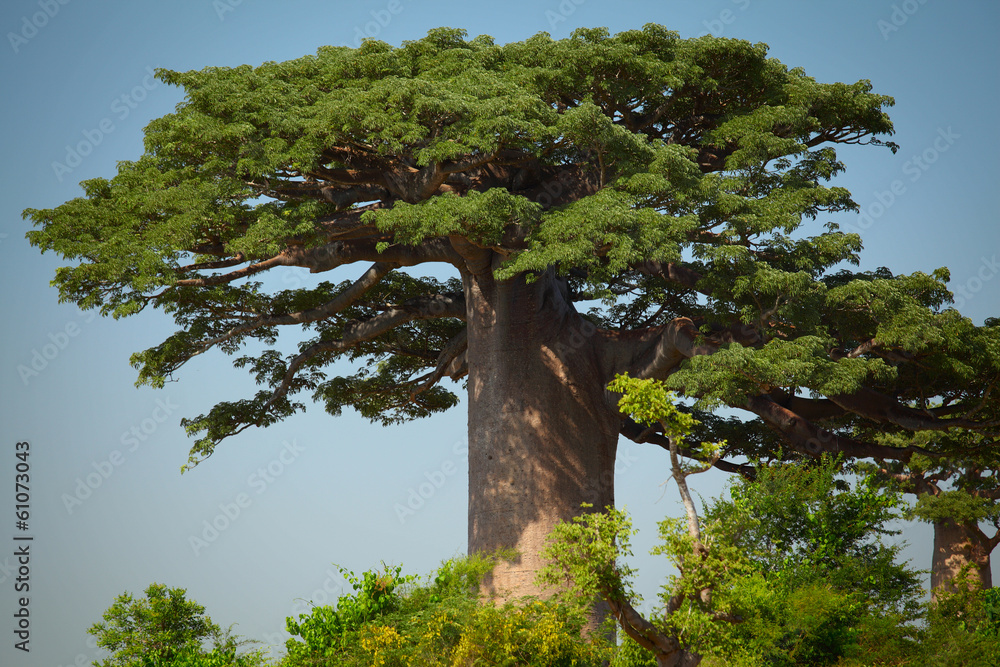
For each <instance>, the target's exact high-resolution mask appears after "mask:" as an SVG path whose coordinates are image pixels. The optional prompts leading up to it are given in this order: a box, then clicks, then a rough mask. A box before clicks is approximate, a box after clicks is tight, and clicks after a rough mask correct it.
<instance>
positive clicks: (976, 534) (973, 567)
mask: <svg viewBox="0 0 1000 667" xmlns="http://www.w3.org/2000/svg"><path fill="white" fill-rule="evenodd" d="M989 542H990V540H989V539H988V538H987V537H986V535H985V534H984V533H983V532H982V531H981V530H979V527H978V526H975V525H971V526H970V525H967V524H965V523H958V522H956V521H953V520H951V519H944V520H942V521H935V522H934V559H933V561H932V563H931V598H932V600H936V599H937V596H938V594H939V593H940V592H941V591H944V590H954V588H955V586H954V581H955V577H957V576H958V575H959V574H960V573H961V572H962V570H963V569H964V568H968V569H969V578H970V580H971V582H972V583H974V584H976V585H978V586H980V587H981V588H983V589H986V588H992V587H993V572H992V570H991V567H990V551H992V548H991V545H990V544H989Z"/></svg>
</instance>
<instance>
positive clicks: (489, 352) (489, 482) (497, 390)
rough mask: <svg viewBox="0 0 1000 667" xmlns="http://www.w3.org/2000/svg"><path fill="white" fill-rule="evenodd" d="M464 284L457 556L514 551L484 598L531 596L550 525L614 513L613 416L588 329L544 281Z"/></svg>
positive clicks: (480, 279) (550, 279)
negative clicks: (464, 488) (465, 395)
mask: <svg viewBox="0 0 1000 667" xmlns="http://www.w3.org/2000/svg"><path fill="white" fill-rule="evenodd" d="M490 273H491V272H489V271H487V272H484V273H482V274H479V275H477V276H468V275H467V276H465V285H466V303H467V307H468V332H469V334H468V339H469V343H468V360H469V378H468V383H469V553H482V552H486V553H488V552H493V551H495V550H497V549H501V548H506V549H514V550H516V551H517V552H518V553H519V554H520V555H519V557H518V558H517V559H516V560H515V561H514V562H512V563H501V564H500V565H499V566H498V567H497V568H496V569H495V570H494V572H493V574H492V576H491V577H490V578H489V579H488V580H487V581H486V582H485V583H484V592H486V593H488V594H491V595H496V596H497V597H498V598H500V599H501V600H506V599H511V598H516V597H520V596H523V595H538V594H541V593H542V591H540V590H539V589H538V587H537V586H536V585H535V573H536V572H537V570H538V569H539V567H540V566H541V565H542V562H541V559H540V557H539V551H540V550H541V548H542V547H543V546H544V544H545V540H546V538H547V537H548V535H549V532H550V531H551V530H552V527H553V526H554V525H555V524H556V523H557V522H558V521H561V520H566V519H570V518H571V517H574V516H577V515H579V514H580V513H581V511H582V510H581V508H580V504H581V503H584V502H586V503H591V504H593V505H594V509H595V510H600V509H602V508H604V507H606V506H608V505H614V464H615V449H616V446H617V442H618V428H619V417H618V415H617V411H616V410H615V409H614V406H613V404H612V403H611V402H610V401H609V395H608V393H607V392H606V391H605V389H604V387H605V386H606V384H607V383H608V382H609V381H610V380H611V378H610V377H605V374H606V371H603V370H602V369H601V363H600V356H599V350H600V343H599V341H598V340H597V339H598V338H599V336H598V335H596V332H595V330H594V327H593V326H592V325H591V324H590V323H589V322H587V321H586V320H584V319H583V318H582V317H581V316H580V315H579V314H578V313H577V312H576V311H575V310H574V308H573V307H572V304H571V303H570V302H569V301H568V300H567V299H566V298H565V294H564V293H563V291H562V284H561V282H560V281H559V280H558V279H557V278H555V277H554V276H552V275H551V274H547V275H545V276H542V277H541V278H539V279H538V280H537V281H536V282H534V283H531V284H526V283H525V281H524V280H523V279H514V280H511V281H506V282H503V283H499V282H496V281H494V280H493V278H492V276H491V275H490Z"/></svg>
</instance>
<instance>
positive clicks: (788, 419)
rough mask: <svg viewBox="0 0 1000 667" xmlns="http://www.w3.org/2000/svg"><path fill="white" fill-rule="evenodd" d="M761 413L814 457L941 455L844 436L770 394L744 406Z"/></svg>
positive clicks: (916, 448) (787, 437)
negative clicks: (803, 415)
mask: <svg viewBox="0 0 1000 667" xmlns="http://www.w3.org/2000/svg"><path fill="white" fill-rule="evenodd" d="M743 407H744V408H745V409H746V410H749V411H750V412H753V413H755V414H757V415H758V416H760V417H761V418H762V419H763V420H764V421H765V422H767V423H768V424H770V425H771V426H772V427H773V428H775V429H777V430H778V432H779V433H781V434H782V435H784V436H785V438H786V439H787V440H788V442H789V444H791V446H792V448H794V449H795V450H796V451H798V452H801V453H803V454H808V455H810V456H818V455H820V454H822V453H830V454H845V455H846V456H849V457H853V458H874V459H890V460H897V461H909V460H910V457H912V456H913V455H914V454H923V455H925V456H929V457H932V458H938V457H939V455H938V454H935V453H934V452H931V451H929V450H926V449H924V448H922V447H916V446H912V445H911V446H909V447H889V446H886V445H877V444H874V443H869V442H862V441H860V440H854V439H853V438H844V437H841V436H839V435H836V434H834V433H831V432H830V431H827V430H826V429H822V428H820V427H819V426H816V425H815V424H813V423H812V422H810V421H808V420H806V419H803V418H802V417H801V416H800V415H797V414H796V413H794V412H792V411H791V410H789V409H788V408H785V407H782V406H781V405H779V404H778V403H776V402H775V401H774V400H773V399H772V398H771V397H770V396H752V397H750V398H748V399H747V401H746V404H745V405H744V406H743Z"/></svg>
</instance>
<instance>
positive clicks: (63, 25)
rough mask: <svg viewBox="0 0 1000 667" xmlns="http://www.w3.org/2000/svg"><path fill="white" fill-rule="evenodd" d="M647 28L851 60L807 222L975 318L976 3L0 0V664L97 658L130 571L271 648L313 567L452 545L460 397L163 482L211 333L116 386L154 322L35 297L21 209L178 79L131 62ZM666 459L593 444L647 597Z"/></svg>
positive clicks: (170, 102)
mask: <svg viewBox="0 0 1000 667" xmlns="http://www.w3.org/2000/svg"><path fill="white" fill-rule="evenodd" d="M649 22H653V23H660V24H663V25H665V26H667V27H668V28H670V29H673V30H677V31H678V32H680V34H681V36H683V37H693V36H698V35H703V34H706V33H709V32H711V33H712V34H715V35H721V36H726V37H738V38H743V39H747V40H749V41H752V42H765V43H767V44H768V45H770V49H771V50H770V53H771V55H772V56H774V57H777V58H779V59H780V60H782V61H783V62H784V63H786V64H787V65H789V66H793V67H794V66H801V67H803V68H804V69H805V70H806V72H807V73H808V74H810V75H811V76H814V77H816V78H817V79H819V80H821V81H844V82H854V81H857V80H858V79H870V80H871V81H872V84H873V87H874V90H875V92H878V93H883V94H888V95H892V96H894V97H895V99H896V106H895V108H893V109H891V110H890V114H891V116H892V118H893V120H894V122H895V127H896V135H895V136H894V137H892V140H893V141H895V142H897V143H898V144H899V145H900V150H899V152H898V153H896V154H895V155H894V154H892V153H891V152H890V151H889V150H887V149H881V148H876V147H846V148H843V149H839V154H840V155H841V157H842V159H843V160H844V161H845V162H846V164H847V172H846V173H845V174H843V175H842V176H841V177H839V178H838V180H837V183H838V184H840V185H844V186H845V187H848V188H849V189H850V190H851V191H852V193H853V195H854V199H855V200H856V201H857V202H858V204H859V205H860V206H861V209H862V213H861V214H860V215H838V216H836V217H832V216H831V217H829V218H827V219H833V220H835V221H837V222H839V223H840V224H841V225H842V226H843V227H845V228H850V229H854V230H856V231H859V232H860V233H861V235H862V238H863V240H864V243H865V251H864V253H863V255H862V257H863V267H864V268H875V267H877V266H883V265H884V266H888V267H889V268H891V269H892V270H893V271H894V272H897V273H906V272H912V271H918V270H921V271H926V272H929V271H932V270H933V269H935V268H938V267H941V266H947V267H949V268H950V269H951V276H952V281H953V282H952V285H953V288H954V290H955V291H956V294H959V295H960V298H961V310H962V312H963V313H965V314H967V315H968V316H970V317H972V319H973V320H975V321H976V322H977V323H981V322H982V321H983V319H984V318H986V317H989V316H997V315H1000V307H998V306H1000V275H998V274H1000V265H998V257H1000V225H998V214H997V203H996V202H997V192H998V188H997V185H996V183H997V177H998V168H997V161H996V157H995V152H996V150H997V147H998V146H1000V130H998V126H997V124H996V122H995V121H990V120H989V117H990V116H994V117H995V116H996V115H997V114H996V110H997V108H998V106H1000V105H998V102H1000V94H998V79H997V76H996V68H997V65H998V64H1000V45H998V43H997V41H996V39H995V35H996V32H997V30H998V28H1000V5H998V4H997V3H995V2H986V1H983V2H952V3H945V2H941V1H939V0H885V1H883V0H864V1H861V0H851V1H847V2H841V3H818V2H801V1H799V2H793V1H791V0H786V1H772V2H763V1H762V0H711V1H707V2H705V1H703V2H696V1H693V0H692V1H683V2H681V1H677V2H670V1H661V2H651V1H636V2H615V3H610V2H598V1H597V0H533V1H530V2H525V1H524V0H509V1H508V2H504V3H472V2H454V1H448V2H430V1H429V0H374V1H364V2H351V3H347V2H320V1H318V0H295V1H293V2H283V3H276V2H271V3H266V2H262V1H261V0H214V1H213V0H183V1H179V2H153V1H151V0H133V1H131V2H124V1H122V0H112V1H108V2H102V3H97V2H85V1H84V0H8V1H7V2H5V3H3V7H2V8H0V32H2V34H3V35H4V39H3V43H2V44H0V77H2V78H0V80H2V84H3V91H4V97H5V101H4V104H3V106H2V109H0V114H2V120H3V123H2V128H3V130H2V133H0V141H2V142H3V143H2V150H3V155H4V156H5V158H6V159H5V160H4V161H3V163H2V165H0V170H2V178H0V187H2V198H0V206H2V209H0V272H2V274H0V275H2V282H0V314H2V324H0V326H2V340H3V345H2V346H0V399H2V400H0V425H2V429H0V433H2V438H3V441H2V443H0V445H2V446H0V488H2V489H4V491H3V493H0V517H2V519H0V664H3V665H5V666H10V667H14V666H18V667H20V666H22V665H25V666H28V665H30V666H32V667H41V666H46V667H47V666H50V665H51V666H53V667H55V666H63V665H70V664H73V663H74V662H75V661H78V660H82V661H83V662H81V663H79V664H89V663H90V662H91V661H92V660H95V659H98V658H101V657H103V654H102V653H101V652H99V651H97V650H95V649H94V648H93V646H92V644H88V636H87V634H86V630H87V628H88V627H89V626H90V625H91V624H92V623H94V622H96V621H98V620H99V619H100V615H101V613H102V612H103V611H104V610H105V609H106V608H107V607H108V606H109V605H110V604H111V603H112V601H113V599H114V597H115V596H116V595H117V594H119V593H121V592H123V591H126V590H128V591H132V592H134V593H136V594H138V593H141V591H142V590H143V589H145V587H146V586H147V585H148V584H149V583H152V582H154V581H155V582H161V583H165V584H168V585H170V586H180V587H183V588H187V589H188V592H189V596H190V597H192V598H194V599H196V600H197V601H198V602H200V603H201V604H203V605H205V606H206V608H207V611H208V613H209V614H210V615H211V616H212V617H213V619H214V620H216V621H217V622H219V623H220V624H222V625H223V626H227V625H229V624H231V623H236V624H237V626H236V628H235V629H236V631H237V632H239V633H241V634H244V635H246V636H248V637H250V638H252V639H257V640H260V641H263V642H265V643H272V644H275V645H278V644H280V642H281V640H283V638H284V637H285V636H286V635H285V634H284V618H285V617H286V616H288V615H290V614H292V613H298V612H299V611H301V610H302V609H303V608H304V605H305V601H306V600H313V601H315V602H318V603H322V602H324V601H326V600H325V598H326V597H329V596H330V595H331V594H333V592H335V591H336V590H337V586H338V585H340V584H341V583H342V580H341V579H340V578H339V576H338V575H336V570H335V569H334V568H333V567H332V565H331V564H332V563H338V564H341V565H344V566H347V567H349V568H351V569H353V570H355V571H361V570H364V569H367V568H369V567H371V566H373V565H377V564H378V563H379V562H380V561H383V560H384V561H386V562H392V563H402V564H403V565H404V568H405V570H406V571H407V572H415V573H426V572H428V571H430V570H431V569H433V568H434V567H435V565H437V564H438V563H439V562H440V561H441V560H442V559H444V558H447V557H449V556H452V555H456V554H459V553H462V552H464V550H465V547H466V502H467V475H466V470H465V465H466V459H465V430H466V418H465V412H464V407H463V406H460V407H458V408H455V409H454V410H452V411H451V412H449V413H447V414H444V415H440V416H436V417H433V418H430V419H428V420H423V421H419V422H415V423H411V424H407V425H404V426H399V427H392V428H381V427H378V426H374V425H371V424H369V423H368V422H367V421H365V420H363V419H361V418H359V417H358V416H357V415H354V414H345V415H344V416H343V417H340V418H333V417H330V416H328V415H326V414H325V413H323V412H322V411H321V410H320V409H318V408H315V407H313V408H311V409H310V410H309V411H308V412H307V413H306V414H305V415H300V416H297V417H295V418H293V419H290V420H288V421H287V422H285V423H282V424H279V425H276V426H274V427H271V428H269V429H266V430H251V431H247V432H245V433H244V434H242V435H240V436H239V437H237V438H234V439H232V440H231V441H228V442H226V443H225V444H224V445H223V446H222V447H220V449H219V451H218V452H217V453H216V455H215V456H213V457H212V458H211V459H210V460H209V461H207V462H206V463H204V464H203V465H201V466H199V467H198V468H196V469H195V470H194V471H192V472H189V473H186V474H184V475H181V474H180V472H179V469H180V467H181V465H182V464H183V463H184V462H185V460H186V457H187V451H188V448H189V447H190V444H191V441H190V440H189V438H188V437H187V436H186V435H185V434H184V431H183V429H182V428H181V427H180V425H179V422H180V420H181V418H182V417H193V416H196V415H198V414H201V413H203V412H206V411H207V410H208V409H209V408H210V407H211V406H212V405H213V404H215V403H216V402H218V401H220V400H235V399H237V398H241V397H244V396H248V395H250V393H251V392H253V391H255V388H254V387H253V385H252V383H251V382H250V379H249V377H248V375H247V374H246V373H245V372H244V371H242V370H239V369H233V368H232V366H231V363H230V358H229V357H227V356H225V355H223V354H220V353H214V352H213V353H210V354H207V355H203V356H201V357H199V358H197V359H195V360H194V361H192V362H191V363H190V364H188V365H187V366H186V367H185V368H184V369H182V371H181V373H180V374H179V381H178V382H176V383H171V384H168V385H167V386H166V387H165V388H164V389H162V390H152V389H150V388H142V389H136V388H135V387H134V386H133V384H134V382H135V379H136V378H135V370H134V369H133V368H131V366H130V365H129V355H130V354H131V353H133V352H135V351H139V350H142V349H145V348H147V347H150V346H152V345H155V344H157V343H159V342H160V341H162V340H163V338H165V337H166V336H167V335H169V333H171V332H173V331H174V325H173V323H172V321H170V320H168V319H167V318H166V317H164V316H163V315H162V314H160V313H143V314H141V315H139V316H136V317H132V318H128V319H125V320H119V321H114V320H104V319H101V318H99V317H97V318H95V317H93V312H92V311H91V312H81V311H80V310H79V309H77V308H76V306H74V305H73V304H59V303H58V300H57V294H56V291H55V290H54V289H53V288H52V287H50V286H49V281H50V280H51V279H52V277H53V273H54V271H55V269H56V268H57V267H59V266H61V264H62V262H61V260H60V258H58V257H56V256H53V255H52V254H46V255H40V254H39V253H38V251H37V250H36V249H34V248H32V247H30V246H29V244H28V243H27V241H26V240H25V238H24V234H25V232H26V231H27V230H28V229H29V224H28V223H27V222H25V221H23V220H22V219H21V211H22V210H23V209H25V208H28V207H33V208H47V207H52V206H56V205H58V204H60V203H62V202H64V201H66V200H68V199H71V198H73V197H76V196H79V195H80V194H81V190H80V188H79V186H78V185H77V184H78V182H79V181H81V180H84V179H87V178H92V177H96V176H103V177H111V176H112V175H113V174H114V173H115V164H116V162H117V161H119V160H128V159H135V158H137V157H138V156H139V155H140V154H141V152H142V130H143V127H144V126H145V125H146V124H147V123H148V122H149V121H150V120H151V119H153V118H157V117H159V116H162V115H163V114H166V113H169V112H171V111H172V110H173V108H174V106H175V105H176V104H177V103H179V102H180V101H181V100H182V93H181V91H180V90H178V89H176V88H171V87H168V86H167V85H165V84H163V83H160V82H158V81H156V80H155V79H153V78H152V77H151V76H150V72H151V71H152V70H153V69H155V68H166V69H173V70H189V69H201V68H203V67H206V66H235V65H239V64H242V63H250V64H253V65H257V64H260V63H262V62H265V61H281V60H286V59H291V58H296V57H299V56H302V55H305V54H311V53H315V51H316V49H317V48H318V47H320V46H322V45H326V44H333V45H354V44H356V42H357V40H359V39H360V38H361V37H362V36H370V37H377V38H379V39H383V40H385V41H387V42H389V43H391V44H394V45H398V44H399V43H400V42H402V41H404V40H410V39H418V38H420V37H422V36H423V35H425V34H426V33H427V31H428V30H429V29H431V28H434V27H439V26H450V27H459V28H464V29H466V30H467V31H468V33H469V35H470V36H475V35H479V34H489V35H492V36H493V37H494V38H495V39H496V40H497V42H500V43H504V42H510V41H519V40H522V39H524V38H527V37H529V36H531V35H533V34H535V33H538V32H542V31H546V32H549V33H551V34H552V36H553V37H555V38H562V37H566V36H568V35H569V33H570V32H571V31H572V30H573V29H574V28H576V27H581V26H585V27H593V26H607V27H608V28H609V29H610V30H611V31H612V32H618V31H621V30H626V29H631V28H638V27H641V26H642V25H643V24H645V23H649ZM819 222H825V219H821V220H820V221H819ZM357 271H358V268H357V267H348V269H347V270H345V271H342V272H339V273H338V274H337V275H336V276H335V277H334V278H335V279H338V280H340V279H345V278H347V277H351V276H352V275H354V274H356V272H357ZM301 277H302V276H301V274H295V273H291V274H289V277H288V278H285V280H290V281H291V282H295V281H296V280H299V279H300V278H301ZM286 349H287V348H286ZM18 441H27V442H30V444H31V450H30V451H31V454H30V459H29V460H30V466H31V468H30V475H31V482H30V486H31V519H30V529H29V530H28V531H26V532H25V533H22V532H20V531H17V530H16V529H15V527H14V517H13V514H14V507H13V505H14V499H13V498H14V493H13V488H14V474H15V463H16V459H15V458H14V445H15V443H16V442H18ZM666 477H667V472H666V460H665V456H664V454H663V452H662V451H660V450H658V449H655V448H652V447H640V446H638V445H634V444H631V443H628V442H623V443H622V444H621V445H620V449H619V465H618V473H617V499H618V503H619V505H624V506H627V508H628V509H629V510H630V511H631V512H632V513H633V515H634V517H635V523H636V526H637V527H638V528H639V529H640V530H641V531H642V533H640V536H639V537H638V538H637V540H636V542H635V549H634V550H635V552H636V554H638V555H637V557H636V559H635V562H636V564H637V565H638V567H639V568H640V570H641V576H640V579H639V590H640V591H642V592H643V593H644V594H645V596H646V598H647V600H651V599H653V598H654V597H655V595H656V589H657V586H658V584H659V582H660V580H661V579H662V577H663V576H664V575H665V574H666V569H665V567H664V565H663V563H662V562H661V561H659V560H658V559H655V558H652V557H650V556H647V555H646V552H648V549H649V547H650V546H651V545H652V544H653V542H654V539H653V537H654V535H655V521H656V520H657V519H659V518H662V517H663V516H665V515H668V514H669V515H679V514H680V508H679V507H678V506H677V504H676V503H675V495H676V492H675V490H674V489H673V488H667V489H666V491H664V489H663V488H662V487H661V483H662V482H663V481H664V480H665V479H666ZM723 482H724V478H723V477H722V476H721V475H717V476H714V477H711V476H705V479H697V478H696V479H694V480H693V486H694V488H695V490H697V491H698V492H700V493H701V494H702V495H703V496H705V497H706V498H707V497H709V496H713V495H718V494H719V493H720V492H721V489H722V483H723ZM421 485H423V489H421ZM421 490H423V491H424V495H425V496H426V498H421V500H422V506H420V507H419V509H418V510H417V511H416V512H415V513H414V514H412V515H405V516H401V515H400V514H399V512H398V506H403V505H405V504H406V503H407V502H408V500H410V499H411V497H412V494H414V493H417V494H419V492H420V491H421ZM664 494H665V495H664ZM414 504H417V503H416V501H414ZM213 523H214V524H215V525H216V526H224V527H223V528H222V529H220V530H217V531H216V534H215V535H214V536H213V532H212V529H208V528H206V526H209V525H211V524H213ZM16 534H18V535H24V534H30V535H31V536H33V537H34V540H33V541H32V543H31V574H30V576H31V580H30V586H31V591H30V594H29V597H30V600H31V602H30V611H31V617H30V618H31V643H30V647H31V652H30V654H24V653H23V652H21V651H18V650H16V649H15V648H14V642H15V641H16V640H15V637H14V634H13V630H14V618H13V613H14V610H15V600H16V598H17V597H19V596H20V594H18V593H16V592H15V587H14V586H15V577H16V573H14V572H12V566H13V565H15V564H16V561H15V559H14V557H13V553H14V549H15V543H14V541H13V537H14V536H15V535H16ZM192 537H198V538H200V539H203V540H204V546H200V545H199V544H198V543H197V542H195V543H192ZM905 537H906V538H907V539H909V540H910V542H911V548H910V549H909V550H908V551H907V554H908V555H909V556H912V557H913V558H914V562H915V564H917V565H918V566H920V567H928V565H929V562H930V544H929V542H928V539H929V532H928V531H927V530H926V528H924V527H921V526H916V525H912V524H908V525H907V526H906V533H905ZM81 656H82V658H81Z"/></svg>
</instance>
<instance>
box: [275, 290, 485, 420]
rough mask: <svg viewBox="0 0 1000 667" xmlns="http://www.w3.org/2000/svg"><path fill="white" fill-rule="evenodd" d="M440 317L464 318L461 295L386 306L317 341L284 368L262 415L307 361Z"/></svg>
mask: <svg viewBox="0 0 1000 667" xmlns="http://www.w3.org/2000/svg"><path fill="white" fill-rule="evenodd" d="M442 317H454V318H458V319H461V320H464V319H465V298H464V297H463V296H462V295H461V294H434V295H431V296H426V297H418V298H416V299H409V300H408V301H406V302H404V303H403V304H401V305H399V306H393V307H390V308H389V309H387V310H384V311H382V312H381V313H378V314H377V315H373V316H372V317H369V318H366V319H364V320H358V321H355V322H353V323H351V324H350V325H348V326H347V328H346V329H345V331H344V335H343V337H341V338H340V339H338V340H330V341H320V342H318V343H314V344H313V345H310V346H309V347H307V348H306V349H305V350H303V351H302V352H301V353H299V354H298V355H297V356H296V357H295V358H293V359H292V361H291V363H289V365H288V370H287V371H286V372H285V376H284V378H282V381H281V384H280V385H279V386H278V387H277V388H276V389H275V391H274V394H273V395H272V396H271V398H270V399H268V401H267V403H265V404H264V411H265V412H266V411H267V410H268V409H269V408H270V407H271V406H272V405H274V403H275V402H276V401H278V400H280V399H281V398H282V397H283V396H284V395H285V394H286V393H288V389H289V387H291V384H292V380H293V379H294V378H295V374H296V373H297V372H298V370H299V368H301V367H302V365H303V364H305V363H306V362H307V361H309V360H310V359H312V358H313V357H316V356H317V355H319V354H323V353H324V352H343V351H345V350H349V349H350V348H352V347H354V346H356V345H358V344H359V343H363V342H365V341H369V340H372V339H374V338H378V337H379V336H381V335H382V334H384V333H385V332H387V331H390V330H392V329H395V328H396V327H398V326H400V325H403V324H406V323H407V322H412V321H414V320H428V319H438V318H442Z"/></svg>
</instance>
